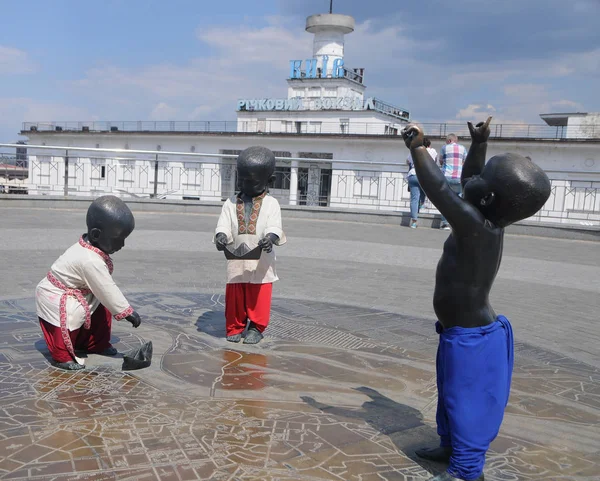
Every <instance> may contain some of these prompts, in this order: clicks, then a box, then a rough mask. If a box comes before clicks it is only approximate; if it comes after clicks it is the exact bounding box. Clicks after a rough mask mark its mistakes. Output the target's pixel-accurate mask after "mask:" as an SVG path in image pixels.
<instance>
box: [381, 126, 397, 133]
mask: <svg viewBox="0 0 600 481" xmlns="http://www.w3.org/2000/svg"><path fill="white" fill-rule="evenodd" d="M384 133H385V135H398V129H397V128H396V127H392V126H391V125H386V126H385V132H384Z"/></svg>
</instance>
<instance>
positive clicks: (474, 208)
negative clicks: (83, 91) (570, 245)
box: [402, 117, 550, 481]
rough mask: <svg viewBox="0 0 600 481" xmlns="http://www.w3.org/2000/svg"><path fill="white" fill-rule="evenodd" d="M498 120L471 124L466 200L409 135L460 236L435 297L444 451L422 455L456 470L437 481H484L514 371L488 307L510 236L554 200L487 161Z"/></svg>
mask: <svg viewBox="0 0 600 481" xmlns="http://www.w3.org/2000/svg"><path fill="white" fill-rule="evenodd" d="M490 121H491V117H490V118H488V119H487V121H486V122H481V123H479V124H477V125H476V126H473V125H472V124H471V123H470V122H469V123H468V126H469V131H470V133H471V139H472V144H471V148H470V149H469V153H468V155H467V158H466V160H465V163H464V166H463V169H462V175H461V183H462V187H463V196H462V198H461V197H459V196H458V195H457V194H456V193H455V192H453V191H452V190H451V188H450V186H449V185H448V183H447V181H446V179H445V177H444V175H443V173H442V172H441V171H440V170H439V168H437V166H436V165H435V164H434V163H433V162H431V160H430V157H429V154H428V152H427V150H426V149H425V147H424V146H423V136H424V134H423V131H422V130H421V129H420V128H419V127H417V126H415V125H410V126H408V127H407V128H405V129H404V130H403V131H402V136H403V138H404V140H405V143H406V146H407V147H408V148H409V149H410V151H411V154H412V158H413V161H414V164H415V170H416V173H417V177H418V179H419V183H420V185H421V187H422V188H423V190H424V191H425V193H426V195H427V197H428V198H429V199H430V200H431V202H432V203H433V204H434V205H435V206H436V207H437V208H438V210H439V211H440V213H441V214H442V215H443V216H444V217H445V218H446V219H447V221H448V222H449V224H450V226H451V228H452V232H451V233H450V235H449V237H448V239H447V240H446V242H445V243H444V249H443V253H442V257H441V259H440V261H439V263H438V266H437V270H436V281H435V292H434V296H433V307H434V310H435V313H436V316H437V318H438V321H439V322H438V323H437V325H436V329H437V332H438V333H439V334H440V343H439V347H438V355H437V366H436V368H437V369H436V370H437V384H438V410H437V425H438V434H439V435H440V446H439V447H437V448H432V449H428V448H425V449H422V450H419V451H417V454H418V455H419V456H421V457H424V458H427V459H431V460H435V461H444V462H449V467H448V470H447V472H446V473H443V474H441V475H438V476H436V477H434V478H432V480H433V481H443V480H453V479H461V480H474V479H478V480H482V479H484V477H483V465H484V463H485V453H486V451H487V449H488V447H489V444H490V443H491V441H492V440H493V439H494V438H495V437H496V435H497V434H498V430H499V428H500V425H501V422H502V418H503V415H504V409H505V406H506V403H507V402H508V395H509V390H510V381H511V376H512V365H513V350H514V348H513V337H512V328H511V326H510V323H509V321H508V319H506V318H505V317H504V316H501V315H500V316H498V315H496V313H495V312H494V310H493V308H492V306H491V305H490V302H489V293H490V290H491V288H492V284H493V282H494V279H495V277H496V274H497V273H498V269H499V267H500V262H501V259H502V249H503V241H504V228H505V227H506V226H508V225H510V224H512V223H513V222H516V221H518V220H521V219H525V218H527V217H529V216H531V215H533V214H535V213H536V212H537V211H538V210H539V209H540V208H541V207H542V206H543V205H544V203H545V202H546V200H547V199H548V197H549V195H550V181H549V179H548V177H547V176H546V174H545V173H544V171H543V170H542V169H541V168H540V167H538V166H537V165H535V164H534V163H533V162H531V160H530V159H527V158H525V157H522V156H520V155H517V154H508V153H507V154H502V155H497V156H495V157H493V158H491V159H490V160H489V161H488V162H487V163H486V162H485V155H486V151H487V140H488V138H489V135H490V129H489V124H490Z"/></svg>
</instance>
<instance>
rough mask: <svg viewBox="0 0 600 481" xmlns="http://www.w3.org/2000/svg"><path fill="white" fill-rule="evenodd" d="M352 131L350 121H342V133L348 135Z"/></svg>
mask: <svg viewBox="0 0 600 481" xmlns="http://www.w3.org/2000/svg"><path fill="white" fill-rule="evenodd" d="M349 130H350V119H340V133H342V134H347V133H348V132H349Z"/></svg>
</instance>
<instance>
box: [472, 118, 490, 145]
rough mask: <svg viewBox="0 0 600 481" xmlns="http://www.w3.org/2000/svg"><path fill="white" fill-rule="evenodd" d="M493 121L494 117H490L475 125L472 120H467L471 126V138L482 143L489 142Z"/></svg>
mask: <svg viewBox="0 0 600 481" xmlns="http://www.w3.org/2000/svg"><path fill="white" fill-rule="evenodd" d="M491 121H492V117H488V118H487V120H486V121H485V122H479V123H478V124H477V125H476V126H475V127H473V124H472V123H471V122H467V125H468V126H469V132H471V139H472V140H473V142H476V143H478V144H481V143H483V142H487V139H488V137H489V136H490V122H491Z"/></svg>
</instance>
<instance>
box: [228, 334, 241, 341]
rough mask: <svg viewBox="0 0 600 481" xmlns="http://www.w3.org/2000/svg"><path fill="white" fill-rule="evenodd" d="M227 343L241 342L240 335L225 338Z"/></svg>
mask: <svg viewBox="0 0 600 481" xmlns="http://www.w3.org/2000/svg"><path fill="white" fill-rule="evenodd" d="M226 339H227V340H228V341H229V342H240V341H241V340H242V333H241V332H240V333H239V334H233V335H232V336H227V338H226Z"/></svg>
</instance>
